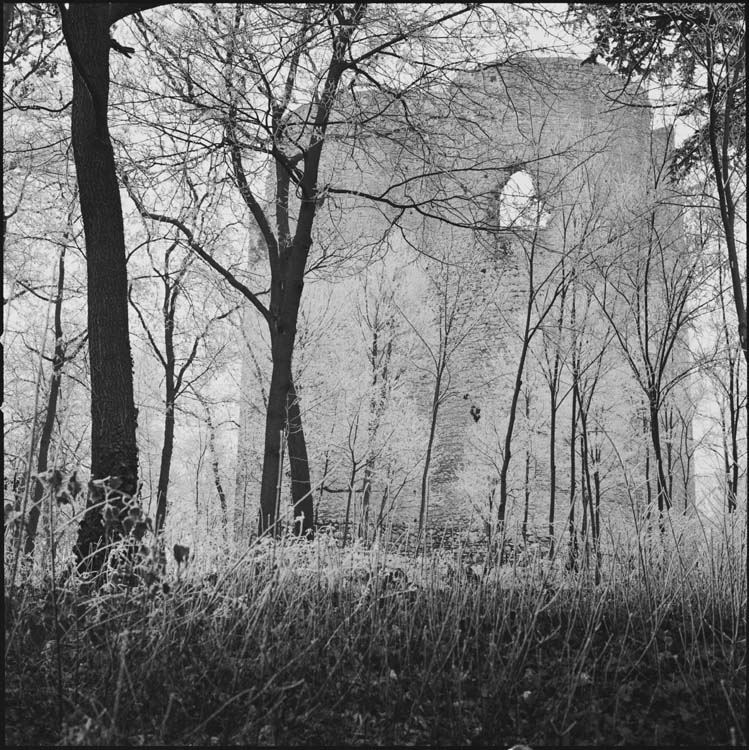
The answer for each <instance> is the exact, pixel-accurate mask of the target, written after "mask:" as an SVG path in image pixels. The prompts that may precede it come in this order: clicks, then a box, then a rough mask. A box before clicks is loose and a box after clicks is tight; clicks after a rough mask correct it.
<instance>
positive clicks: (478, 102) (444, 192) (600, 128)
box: [298, 57, 689, 528]
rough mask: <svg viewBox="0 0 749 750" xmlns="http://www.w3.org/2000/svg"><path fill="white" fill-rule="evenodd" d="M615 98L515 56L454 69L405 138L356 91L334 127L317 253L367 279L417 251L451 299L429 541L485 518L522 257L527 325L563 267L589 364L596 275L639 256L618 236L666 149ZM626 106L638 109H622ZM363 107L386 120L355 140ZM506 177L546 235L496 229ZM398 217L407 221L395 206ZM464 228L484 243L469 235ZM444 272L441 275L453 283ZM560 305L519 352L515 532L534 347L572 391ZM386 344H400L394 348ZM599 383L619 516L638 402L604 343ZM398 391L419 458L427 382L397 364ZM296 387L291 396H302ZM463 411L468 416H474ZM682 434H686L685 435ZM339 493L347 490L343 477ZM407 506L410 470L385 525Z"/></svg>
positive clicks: (613, 82) (530, 444)
mask: <svg viewBox="0 0 749 750" xmlns="http://www.w3.org/2000/svg"><path fill="white" fill-rule="evenodd" d="M621 87H622V82H621V79H620V78H619V77H617V76H615V75H613V74H611V73H609V72H608V71H607V69H606V68H604V67H603V66H598V65H585V66H581V65H580V63H579V61H578V60H576V59H569V58H545V59H543V58H542V59H535V58H531V57H517V58H514V59H513V61H512V62H508V63H504V64H498V65H495V66H487V67H484V68H482V69H479V70H474V71H466V72H465V73H463V74H462V75H460V76H459V77H458V78H457V79H456V81H455V83H454V85H453V86H452V87H449V88H446V89H443V90H441V91H439V92H437V93H436V94H435V93H434V92H432V94H431V95H430V96H426V97H424V100H423V101H421V102H415V103H414V102H412V103H411V109H410V112H411V119H412V122H414V123H417V127H416V128H415V129H412V128H409V127H408V124H407V123H405V122H404V121H403V118H402V117H401V115H400V114H399V112H400V110H398V109H397V108H395V109H394V108H392V107H391V108H387V109H386V108H385V107H382V102H381V101H380V100H379V99H378V97H377V96H376V95H375V94H372V93H371V92H364V93H363V94H361V95H360V96H359V97H358V99H357V107H358V115H359V116H358V120H357V118H349V117H347V116H344V117H343V118H342V124H339V125H338V126H337V128H334V129H333V130H332V131H331V135H332V139H333V141H332V142H331V143H329V144H327V146H326V149H327V150H326V152H325V154H326V155H325V160H324V163H323V168H322V170H321V185H328V186H330V187H333V188H335V189H338V190H346V191H348V192H347V193H346V194H342V193H336V192H335V190H331V192H330V194H329V195H328V197H327V199H326V201H327V202H326V204H325V210H324V211H321V213H320V220H319V221H318V225H317V228H316V237H315V248H316V252H318V253H320V252H323V253H347V254H348V257H350V258H353V260H351V261H350V262H351V263H353V265H354V266H355V265H356V263H360V266H361V271H360V273H361V274H362V275H363V274H366V273H368V271H367V267H368V266H367V264H368V262H370V261H371V259H372V258H373V257H374V258H377V259H384V260H382V262H383V263H384V264H385V265H387V264H391V265H393V266H397V265H399V264H402V263H403V260H404V258H405V257H407V256H409V257H411V256H414V255H415V254H414V252H413V249H414V248H417V249H418V250H420V251H422V252H423V253H424V257H421V258H419V259H418V260H417V261H416V263H417V265H418V268H419V272H420V273H423V274H424V275H425V276H426V277H428V278H431V279H432V280H434V279H440V280H441V281H440V283H442V285H443V289H446V290H447V298H448V300H458V302H457V308H456V315H455V319H454V325H453V331H452V333H451V337H452V339H451V340H452V341H457V340H459V341H460V344H459V346H457V347H456V349H455V351H454V353H453V355H452V356H451V358H450V361H449V366H448V375H449V389H447V392H446V393H445V397H444V402H443V403H442V404H441V406H440V412H439V419H438V429H437V435H436V445H435V451H434V457H433V462H432V468H431V476H430V500H429V515H428V518H429V524H430V526H432V527H435V528H439V527H443V526H458V527H461V528H469V527H475V528H481V527H482V526H483V522H484V521H485V520H486V519H487V518H488V517H489V497H490V494H491V490H492V488H493V487H494V486H495V484H496V481H497V475H498V464H499V461H500V457H501V444H502V441H503V437H504V431H505V429H506V425H507V416H508V412H509V403H510V397H511V393H512V384H513V382H514V379H515V375H516V370H517V363H518V356H519V349H520V341H521V337H522V332H523V326H524V322H525V313H526V306H527V300H528V293H529V267H530V260H529V257H530V254H531V253H532V258H533V278H534V282H535V284H536V287H537V298H536V300H535V303H534V306H533V310H532V316H531V318H532V322H534V323H535V322H536V321H537V320H538V317H539V315H540V314H541V313H542V312H543V310H544V309H545V308H546V306H547V304H548V301H549V300H550V299H551V296H550V295H551V294H553V291H554V289H555V288H556V286H557V284H558V281H559V279H560V278H561V275H562V268H561V261H562V258H564V260H565V266H564V270H565V272H566V273H568V274H569V273H570V272H572V271H573V270H574V271H575V273H576V274H577V276H576V285H575V290H576V291H575V292H574V296H575V303H576V312H577V316H578V319H577V321H576V322H577V327H578V328H580V327H581V321H584V323H585V330H586V331H587V333H586V334H585V335H586V336H587V341H586V344H585V346H584V347H583V365H585V360H586V358H587V359H588V360H592V359H594V354H595V351H594V350H595V346H596V341H600V340H601V336H602V335H603V334H602V332H603V331H605V327H606V326H605V322H604V320H603V318H602V315H601V313H600V312H599V311H598V309H597V305H596V302H595V300H594V299H593V298H591V295H590V291H589V290H590V289H591V288H593V289H595V282H594V279H595V278H598V277H597V274H598V275H599V276H600V270H601V268H603V267H608V266H611V265H612V264H613V265H615V264H616V263H618V262H620V259H621V262H627V258H628V256H630V255H631V254H634V255H635V256H636V254H637V253H638V252H640V250H641V247H642V244H641V243H640V244H638V243H637V242H636V241H635V240H633V239H631V238H629V239H627V237H626V236H625V235H626V233H625V232H624V229H625V227H627V228H630V227H631V226H632V224H633V223H635V224H636V220H635V219H634V217H636V216H638V215H641V214H642V211H643V207H644V206H645V205H646V204H647V203H648V201H651V200H652V199H653V197H654V191H653V188H652V183H653V181H654V179H653V163H654V161H656V162H657V161H658V160H659V158H660V156H659V155H662V154H663V152H664V149H665V148H666V144H665V142H664V138H663V136H662V134H661V135H659V136H658V137H656V138H655V139H654V138H653V137H652V125H651V117H650V113H649V110H648V108H647V106H645V105H646V104H647V100H646V98H645V97H644V95H641V94H630V93H629V92H623V91H622V88H621ZM368 97H369V98H368ZM632 104H634V105H636V106H628V105H632ZM349 105H350V102H349ZM347 106H348V105H347V104H346V103H344V104H343V105H342V111H343V113H344V115H348V114H350V113H348V112H347ZM367 108H370V109H371V111H372V112H374V111H376V110H378V108H380V109H382V110H383V111H385V112H386V113H387V114H386V115H384V116H383V115H381V116H380V117H379V118H375V119H371V121H370V126H372V125H373V127H370V129H369V130H367V128H366V127H365V126H362V127H360V126H359V124H355V125H354V124H352V123H354V122H355V121H356V122H357V123H359V122H365V123H366V121H367V118H366V117H362V116H361V112H362V110H367ZM425 164H426V168H425ZM425 170H426V172H428V174H425ZM518 172H525V173H527V174H528V175H530V176H531V177H532V179H533V183H534V186H535V190H536V195H537V197H538V198H539V199H540V200H541V201H542V202H543V209H544V215H545V221H544V223H543V226H542V227H541V228H539V229H538V231H536V232H534V231H533V230H532V229H531V228H528V227H524V228H523V227H521V228H507V227H505V226H504V225H503V223H502V222H503V217H502V215H501V209H500V210H499V216H498V208H497V207H498V205H499V200H500V195H501V193H502V190H503V188H504V186H505V185H506V184H507V181H508V180H509V178H510V177H511V176H512V175H513V174H516V173H518ZM357 193H360V194H359V195H357ZM363 193H366V194H367V195H368V196H372V195H374V196H381V197H382V196H385V197H386V198H387V199H388V201H389V203H387V202H382V201H381V202H373V201H372V200H370V199H369V198H368V197H367V196H366V195H363ZM392 204H397V205H392ZM409 204H412V205H413V208H410V209H409V208H407V207H406V206H408V205H409ZM658 221H659V223H661V224H662V225H664V226H668V227H669V229H668V237H669V243H670V246H671V251H672V252H673V253H674V255H678V254H679V251H680V242H681V237H680V222H679V220H678V217H674V216H673V215H671V214H669V212H668V209H659V212H658ZM477 226H478V227H479V228H483V229H485V230H486V231H476V228H475V227H477ZM622 236H625V238H624V239H621V238H622ZM612 238H618V239H612ZM430 258H431V260H430ZM440 259H441V260H442V261H447V262H448V264H449V269H450V271H449V273H447V274H445V272H444V269H445V266H444V265H442V264H441V263H440ZM440 269H442V270H440ZM547 277H548V278H547ZM418 288H419V292H418V294H415V296H414V298H413V299H412V300H411V304H413V310H418V309H429V310H431V311H432V316H433V319H434V321H435V324H436V322H437V321H438V319H439V299H438V298H437V297H436V295H435V288H436V287H435V284H434V283H432V284H429V283H426V284H419V285H418ZM430 289H431V291H428V290H430ZM586 290H588V291H586ZM350 293H351V290H350V286H349V287H345V286H344V285H339V286H338V287H331V296H332V297H333V298H336V295H346V294H350ZM425 295H426V296H425ZM429 295H431V297H429ZM572 295H573V292H572V291H570V292H568V295H567V310H566V313H565V314H566V316H567V319H566V322H565V325H564V326H563V328H562V331H561V332H560V331H559V330H556V322H557V318H558V309H557V308H556V307H555V308H554V309H553V310H552V312H551V313H549V314H548V315H547V317H546V318H545V320H544V326H543V329H544V330H543V331H542V330H539V331H538V332H537V333H536V335H535V338H534V340H533V342H532V351H531V354H530V355H529V357H528V362H527V367H526V372H525V373H524V375H523V382H524V390H523V393H522V397H521V400H520V405H519V408H518V415H517V421H516V426H515V431H514V435H515V438H514V441H513V462H512V467H511V480H510V483H511V503H510V507H509V508H508V519H509V520H510V522H513V521H518V520H519V518H520V517H521V515H522V505H523V500H524V493H525V479H524V473H525V457H526V452H528V453H530V455H531V462H530V471H529V476H530V484H531V490H530V492H531V505H530V517H529V521H530V524H531V525H532V526H535V527H536V528H541V527H543V526H545V524H546V520H545V519H546V516H547V514H548V490H549V468H548V467H549V450H550V449H549V391H548V386H547V385H546V382H545V380H544V378H543V374H542V370H541V366H540V363H541V362H544V343H545V344H546V347H547V353H553V351H554V347H555V346H557V347H558V348H559V350H560V356H561V357H562V369H563V371H564V372H565V375H564V376H563V384H562V390H563V391H564V390H565V389H567V388H568V387H569V384H570V377H569V354H570V349H571V345H572V341H573V337H572V333H571V330H570V328H571V326H570V320H569V316H570V309H569V308H570V302H571V298H572ZM398 346H399V342H398V341H397V340H396V341H395V342H394V348H396V349H397V348H398ZM549 356H551V354H549ZM419 364H421V365H423V364H424V363H423V362H421V363H419ZM600 372H601V377H600V382H599V385H598V386H597V391H596V395H595V397H594V399H593V401H592V404H591V417H590V419H591V421H593V420H594V418H597V419H598V422H596V425H597V427H598V428H600V429H598V430H597V440H598V441H599V442H600V444H601V449H602V464H601V465H602V469H601V470H602V474H603V487H604V493H605V495H604V497H605V499H606V500H611V501H612V505H613V506H614V507H616V508H620V509H621V508H625V506H626V504H627V502H628V497H629V496H628V495H627V493H626V492H625V491H624V481H623V479H622V478H621V476H619V475H620V474H621V471H620V468H618V461H619V459H618V458H617V457H616V456H615V455H614V451H613V449H612V447H611V446H612V445H615V444H618V445H620V446H625V447H626V450H627V453H626V456H625V458H626V460H627V461H628V462H629V463H628V465H627V468H628V470H630V471H631V473H632V476H638V477H639V476H641V475H642V472H641V471H640V470H639V468H638V467H639V466H640V464H641V462H642V461H643V460H644V455H645V450H646V445H647V436H646V435H642V434H640V433H641V430H640V428H639V427H638V426H637V425H636V424H635V422H636V420H633V417H632V413H633V412H634V411H635V409H636V407H637V405H638V404H639V403H640V401H641V396H640V394H639V391H638V388H637V386H636V384H635V383H634V381H633V379H632V377H631V374H630V373H629V371H628V369H627V367H626V365H625V363H624V361H623V359H622V357H621V355H620V354H619V353H618V352H617V350H616V346H615V345H614V344H613V343H612V344H610V345H609V347H608V348H607V350H606V352H605V355H604V358H603V364H602V367H601V369H600ZM405 377H406V378H407V380H408V385H407V393H408V394H409V398H411V399H412V401H413V402H414V403H415V404H416V405H417V407H418V408H417V411H418V412H420V414H421V415H422V420H421V423H420V425H419V429H418V430H415V433H414V434H415V436H416V435H418V436H419V438H418V439H420V440H421V439H424V446H423V448H424V450H426V442H425V437H426V432H425V429H426V428H428V417H429V414H430V409H431V398H432V392H433V387H434V386H433V379H430V377H429V376H428V375H426V374H425V373H424V372H423V370H422V369H420V368H418V367H413V368H410V369H409V370H408V372H407V373H406V376H405ZM298 387H300V388H301V389H302V390H304V388H305V385H304V383H301V384H300V386H298ZM312 391H315V392H312ZM312 391H311V390H310V389H308V390H307V391H306V392H305V396H304V399H305V400H306V401H307V402H308V403H309V401H312V400H314V399H315V398H320V397H324V391H325V385H324V383H318V384H317V385H316V388H315V389H312ZM316 391H319V393H317V392H316ZM526 398H527V399H529V404H528V407H527V416H526V404H525V401H526ZM678 400H679V399H677V401H678ZM570 401H571V397H569V396H568V397H567V398H566V400H565V401H564V402H563V403H562V404H561V406H560V408H559V414H558V418H557V430H558V437H557V443H556V447H557V454H558V455H557V464H558V479H557V485H558V487H557V492H558V497H557V504H558V508H559V509H558V510H557V519H558V523H559V524H560V525H563V523H564V519H565V517H566V514H567V508H568V506H569V491H570V478H569V453H570V446H569V431H570ZM472 408H473V409H474V410H475V409H476V408H480V410H481V411H480V418H479V419H478V420H476V419H475V417H474V415H473V414H472V413H471V409H472ZM685 411H686V407H685ZM683 429H685V430H687V431H688V429H689V428H688V422H687V423H686V426H685V427H684V428H683ZM604 431H605V434H604ZM617 472H619V474H617ZM344 473H345V472H344ZM338 479H340V480H343V479H344V476H343V474H342V476H341V477H339V478H338ZM579 481H580V480H579V478H578V485H579ZM677 484H678V482H677ZM373 489H374V492H373V497H372V504H373V507H374V508H376V507H377V506H378V505H379V502H380V498H381V495H382V492H383V486H382V483H381V482H380V483H378V482H377V478H376V482H375V486H374V488H373ZM643 492H644V489H643V487H642V486H638V487H637V488H636V493H637V494H638V497H641V496H642V494H643ZM687 494H688V492H687ZM578 498H579V490H578ZM345 501H346V498H345V495H344V494H335V495H333V494H329V495H324V496H323V498H322V502H321V503H320V507H319V509H318V513H319V515H320V517H321V518H335V519H340V518H341V517H342V515H343V512H344V506H345ZM577 502H578V504H579V499H578V500H577ZM419 504H420V473H419V472H416V473H415V474H414V478H413V479H412V480H411V481H410V482H408V483H407V484H406V486H405V487H404V488H403V491H402V492H401V494H400V496H399V499H398V502H397V504H396V508H395V514H394V520H395V521H396V522H397V523H412V522H414V521H415V519H416V518H417V517H418V513H419ZM578 512H579V511H578Z"/></svg>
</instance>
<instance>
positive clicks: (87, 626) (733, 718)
mask: <svg viewBox="0 0 749 750" xmlns="http://www.w3.org/2000/svg"><path fill="white" fill-rule="evenodd" d="M702 541H703V543H702V544H701V545H697V544H696V543H695V542H694V541H693V540H690V541H689V542H687V541H685V540H683V539H682V540H679V541H675V540H672V542H671V543H670V544H665V546H664V543H663V540H660V541H658V543H653V541H652V540H650V542H649V546H647V547H646V546H645V545H644V543H643V542H642V540H641V543H640V544H639V545H637V544H635V545H634V546H633V547H632V549H627V550H625V549H624V548H623V547H622V546H621V545H619V546H617V547H612V550H611V551H610V552H609V553H608V554H606V555H604V557H603V562H602V568H601V575H600V581H599V582H596V580H595V577H594V575H593V572H592V571H591V570H586V569H585V567H584V566H583V567H582V569H581V570H580V571H577V572H575V571H573V572H570V571H566V570H565V569H564V566H563V565H562V564H561V562H562V561H561V560H554V561H552V562H550V561H548V560H546V559H544V558H542V557H541V556H537V557H536V556H533V555H528V556H526V558H525V559H524V560H521V561H520V562H518V561H516V562H515V563H514V564H511V565H506V566H503V567H500V568H496V567H495V568H493V569H491V570H482V569H481V567H480V566H476V565H471V564H470V563H472V560H470V559H469V558H468V555H467V553H464V551H463V550H461V549H458V550H454V551H452V552H450V553H442V554H440V553H436V552H435V553H432V554H431V555H430V556H429V557H426V556H423V555H422V556H421V557H418V558H414V557H405V556H399V555H397V554H395V553H394V552H393V551H391V550H387V549H384V548H380V547H373V548H369V549H364V548H361V547H359V548H357V547H354V548H347V549H345V550H342V549H340V548H339V546H337V543H336V540H334V539H333V538H332V537H329V536H326V535H318V538H317V539H316V540H315V541H314V542H311V543H309V542H307V543H300V542H291V541H282V542H279V543H277V544H276V545H275V546H274V545H271V544H269V543H262V544H258V545H256V546H255V547H253V548H252V550H250V551H249V552H245V553H244V554H243V555H241V556H234V557H231V556H226V557H225V558H224V562H223V563H222V564H221V566H220V567H219V568H218V569H216V570H212V571H211V570H207V569H205V568H202V567H201V565H200V564H199V561H198V562H193V563H191V565H190V566H187V567H186V568H185V566H181V568H180V569H179V570H176V571H174V572H172V574H171V575H170V576H169V577H167V578H165V579H162V580H161V581H159V582H157V583H155V584H153V585H151V586H150V587H149V586H145V585H143V586H136V587H132V586H131V587H124V586H118V585H116V584H114V583H110V584H107V585H105V586H103V587H100V588H98V589H97V590H95V591H94V590H86V586H85V585H84V584H82V583H81V582H80V581H78V580H76V579H75V577H73V578H70V579H69V580H68V581H67V582H66V583H65V584H64V585H60V584H59V582H57V581H55V582H54V585H53V581H52V580H50V579H47V580H44V579H40V578H39V576H38V575H37V576H36V577H34V576H30V575H29V576H27V577H26V579H25V580H22V581H20V582H19V583H18V584H17V585H16V586H14V587H13V588H10V587H9V585H8V581H7V578H6V589H5V605H6V607H5V628H6V652H5V670H6V672H5V726H6V728H5V742H6V744H9V745H19V744H24V745H33V744H56V743H58V744H65V745H98V746H104V745H118V744H119V745H143V744H146V745H154V744H166V745H168V744H181V745H187V744H201V745H203V744H205V745H275V744H282V745H295V744H308V745H329V744H347V745H356V744H362V745H374V744H458V745H461V744H463V745H465V744H476V745H482V744H485V745H493V746H502V745H511V744H513V743H516V742H523V743H527V744H530V745H531V746H534V747H537V746H543V745H555V746H559V745H562V746H563V745H588V744H589V745H597V746H601V745H616V744H637V745H661V744H691V745H695V744H697V745H703V746H704V745H715V744H718V745H739V744H744V743H745V742H746V720H745V716H744V705H745V701H746V592H747V588H746V569H745V560H746V532H745V530H744V529H743V527H740V526H739V527H738V530H737V529H733V530H723V532H722V533H721V534H720V535H718V537H716V539H713V540H708V539H707V538H706V537H705V538H703V540H702ZM708 542H709V543H708ZM654 549H657V552H654V551H653V550H654Z"/></svg>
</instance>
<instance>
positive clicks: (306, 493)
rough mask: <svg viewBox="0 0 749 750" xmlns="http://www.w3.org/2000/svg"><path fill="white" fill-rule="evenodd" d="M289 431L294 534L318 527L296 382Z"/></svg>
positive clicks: (291, 389) (290, 401)
mask: <svg viewBox="0 0 749 750" xmlns="http://www.w3.org/2000/svg"><path fill="white" fill-rule="evenodd" d="M287 419H288V432H287V437H286V443H287V445H288V448H289V469H290V471H291V500H292V502H293V504H294V533H295V534H298V535H300V536H304V535H307V534H308V533H310V532H312V531H313V530H314V528H315V519H314V513H315V508H314V501H313V499H312V482H311V481H310V476H309V460H308V458H307V443H306V441H305V439H304V429H303V427H302V413H301V411H300V408H299V396H298V395H297V392H296V388H295V387H294V383H293V381H291V382H290V383H289V395H288V398H287Z"/></svg>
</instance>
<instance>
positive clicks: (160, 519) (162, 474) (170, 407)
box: [154, 374, 174, 536]
mask: <svg viewBox="0 0 749 750" xmlns="http://www.w3.org/2000/svg"><path fill="white" fill-rule="evenodd" d="M168 381H169V376H168V374H167V382H168ZM169 391H170V388H169V387H167V397H166V413H165V414H164V442H163V444H162V446H161V465H160V467H159V484H158V489H157V490H156V523H155V525H154V533H155V534H156V536H158V535H159V534H161V532H162V531H163V530H164V526H165V524H166V510H167V494H168V492H169V475H170V472H171V466H172V454H173V452H174V393H173V392H172V394H171V396H170V395H169Z"/></svg>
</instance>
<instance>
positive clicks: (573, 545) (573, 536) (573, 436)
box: [568, 373, 578, 570]
mask: <svg viewBox="0 0 749 750" xmlns="http://www.w3.org/2000/svg"><path fill="white" fill-rule="evenodd" d="M573 377H574V378H577V373H573ZM576 443H577V400H576V399H574V398H573V399H572V419H571V423H570V515H569V532H570V542H569V562H568V567H569V568H570V569H571V570H575V569H577V554H578V546H577V529H576V527H575V495H576V492H577V487H576V479H577V477H576V475H575V472H576V468H575V450H576Z"/></svg>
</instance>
